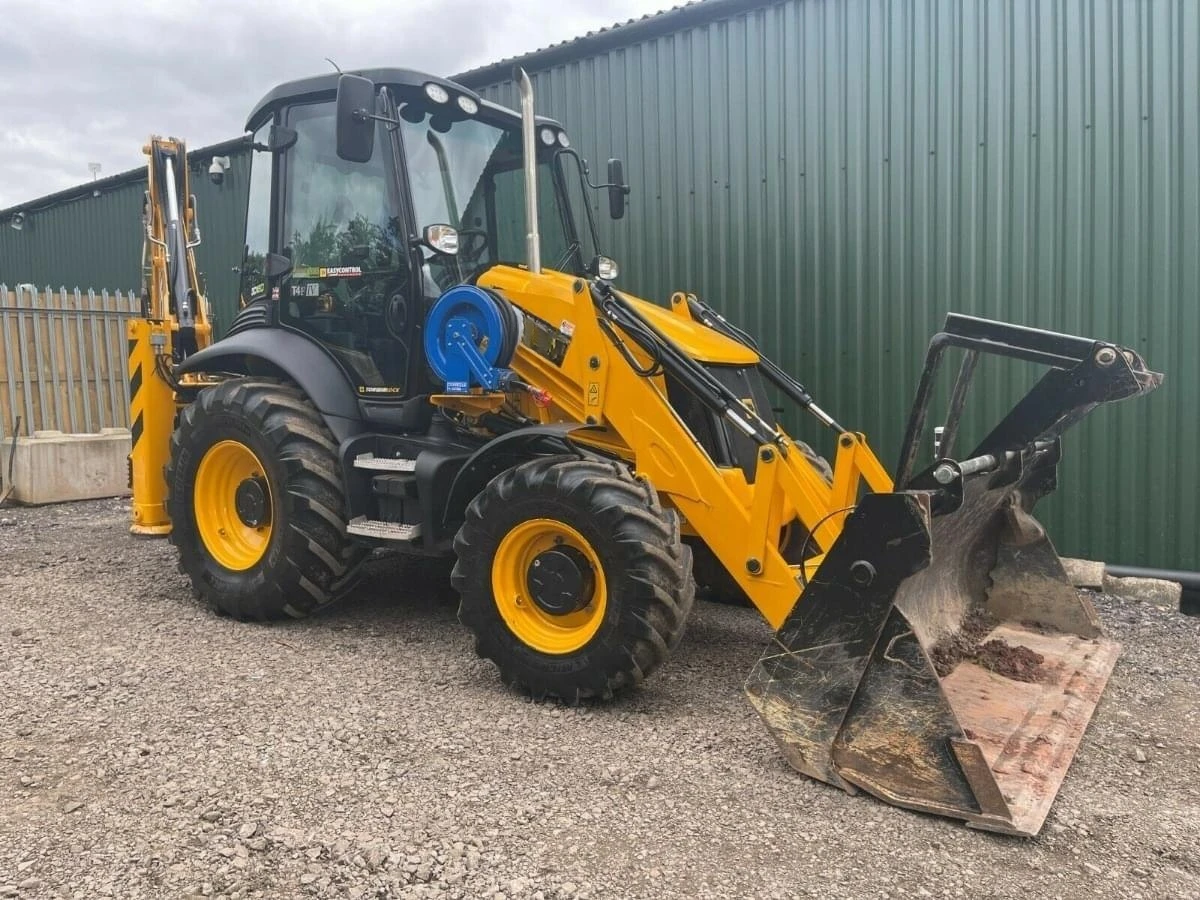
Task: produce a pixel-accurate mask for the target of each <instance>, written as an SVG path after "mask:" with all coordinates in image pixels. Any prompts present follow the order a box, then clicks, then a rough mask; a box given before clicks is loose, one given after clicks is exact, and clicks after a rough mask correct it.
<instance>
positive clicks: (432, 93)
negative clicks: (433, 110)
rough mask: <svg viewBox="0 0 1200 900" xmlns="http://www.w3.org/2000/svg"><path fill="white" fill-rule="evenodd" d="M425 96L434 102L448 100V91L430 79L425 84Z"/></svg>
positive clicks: (446, 101) (445, 101)
mask: <svg viewBox="0 0 1200 900" xmlns="http://www.w3.org/2000/svg"><path fill="white" fill-rule="evenodd" d="M425 96H426V97H428V98H429V99H430V100H432V101H433V102H434V103H449V102H450V92H449V91H447V90H446V89H445V88H444V87H442V86H441V85H440V84H434V83H433V82H432V81H431V82H429V83H428V84H427V85H425Z"/></svg>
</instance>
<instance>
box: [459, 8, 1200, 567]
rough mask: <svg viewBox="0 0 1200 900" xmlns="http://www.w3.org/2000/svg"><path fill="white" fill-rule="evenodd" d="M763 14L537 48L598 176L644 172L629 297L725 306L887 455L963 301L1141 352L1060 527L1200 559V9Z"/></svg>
mask: <svg viewBox="0 0 1200 900" xmlns="http://www.w3.org/2000/svg"><path fill="white" fill-rule="evenodd" d="M754 5H756V6H759V7H760V8H756V9H751V10H749V11H747V12H743V13H741V14H737V15H733V16H732V17H727V18H724V19H721V20H718V21H712V22H709V23H707V24H703V25H699V26H696V27H690V28H688V29H686V30H682V31H678V32H676V33H673V34H667V35H661V36H657V37H653V38H652V39H646V40H643V41H642V42H640V43H636V44H633V45H631V46H627V47H619V48H616V49H611V50H606V51H604V52H601V53H599V54H597V55H594V56H590V57H587V58H580V59H575V60H572V61H570V62H568V63H566V64H563V65H555V66H553V67H552V68H549V69H547V70H544V71H536V57H534V58H531V59H529V60H526V63H527V64H528V65H531V66H532V71H531V74H533V75H534V84H535V89H536V90H537V92H538V100H537V104H538V111H539V112H541V113H543V114H548V115H551V116H554V117H556V118H558V119H560V120H561V121H563V123H564V124H565V125H566V126H567V127H568V129H569V131H570V132H571V134H572V136H573V138H574V140H575V143H576V146H578V147H580V148H581V150H582V152H584V154H585V155H586V156H587V157H588V158H590V159H591V160H593V163H594V165H593V172H594V173H595V172H600V173H602V172H603V165H602V164H603V161H604V160H605V159H606V158H607V157H608V156H610V155H619V156H622V157H624V158H625V160H626V172H627V176H628V178H629V180H630V182H631V183H632V185H633V194H632V196H631V198H630V210H629V213H628V215H627V218H626V219H625V220H623V221H622V222H619V223H615V224H614V223H609V222H607V220H605V225H604V229H605V232H606V240H607V246H609V247H610V248H611V249H612V255H614V256H615V257H616V258H617V259H618V260H619V261H620V262H621V263H622V264H623V268H624V274H623V275H622V278H621V282H622V284H623V285H624V286H625V287H626V288H627V289H629V290H632V291H635V292H638V293H641V294H642V295H644V296H647V297H651V298H655V299H658V300H665V298H666V297H667V295H668V294H669V292H670V291H672V290H675V289H680V288H684V289H690V290H694V291H696V292H698V293H700V294H702V295H704V296H706V297H708V298H710V299H712V300H714V301H716V302H717V303H718V304H719V305H720V306H721V307H722V308H723V309H724V310H726V311H727V313H729V314H730V315H731V317H732V318H734V319H735V320H736V321H738V322H740V323H742V324H743V325H746V326H749V327H750V328H752V329H753V330H754V331H755V332H756V333H757V334H758V335H759V336H760V337H761V338H762V339H763V343H764V348H765V349H766V351H767V352H768V353H769V354H770V355H772V356H774V357H776V358H777V359H778V360H779V361H780V362H781V363H783V364H784V365H786V367H787V368H789V369H790V370H791V371H793V372H795V373H797V374H798V375H799V376H800V377H801V378H802V380H805V381H806V383H808V384H809V385H810V387H812V388H813V389H814V391H815V392H816V393H817V395H818V399H819V402H821V403H822V405H824V406H825V407H826V408H827V409H830V410H832V411H833V412H834V413H835V414H836V415H837V416H838V417H839V418H840V419H841V420H842V421H843V422H845V423H852V424H853V426H854V427H856V428H860V429H862V430H864V431H866V432H867V433H868V436H869V437H870V439H871V441H872V443H873V444H874V445H875V446H876V447H877V449H878V450H879V451H880V453H881V455H882V456H883V457H884V459H885V461H886V462H887V464H888V465H889V466H891V465H892V464H894V460H895V457H896V454H897V452H898V445H899V441H900V437H901V432H902V428H903V422H904V419H905V417H906V415H907V410H908V406H909V403H910V402H911V398H912V394H913V390H914V388H915V385H916V380H917V377H918V374H919V371H920V367H921V358H922V355H923V352H924V346H925V342H926V340H927V339H928V336H929V335H930V334H932V333H933V332H934V331H935V330H936V329H937V327H938V325H939V323H940V321H941V320H942V317H943V316H944V314H945V313H946V312H947V311H949V310H957V311H961V312H966V313H973V314H977V315H984V316H989V317H992V318H1000V319H1009V320H1012V321H1016V322H1021V323H1025V324H1029V325H1035V326H1040V327H1045V328H1052V329H1058V330H1065V331H1070V332H1074V333H1080V334H1085V335H1088V336H1092V337H1105V338H1111V339H1113V340H1118V341H1120V342H1122V343H1126V344H1129V345H1131V346H1133V347H1135V348H1136V349H1138V350H1139V351H1141V352H1143V353H1144V354H1145V355H1146V357H1147V358H1148V360H1149V361H1150V363H1151V364H1152V366H1153V367H1156V368H1159V369H1160V370H1164V371H1166V372H1167V382H1166V384H1165V385H1164V387H1163V388H1162V389H1161V390H1160V391H1158V392H1157V393H1156V394H1154V395H1152V396H1151V397H1149V398H1146V399H1144V400H1141V401H1137V402H1131V403H1128V404H1123V405H1120V406H1117V407H1110V408H1107V409H1103V410H1100V411H1098V412H1096V413H1095V414H1093V416H1092V417H1091V418H1090V420H1089V421H1088V422H1087V423H1085V425H1083V426H1082V427H1079V428H1077V429H1075V430H1074V431H1073V432H1071V434H1070V435H1069V436H1068V438H1067V441H1066V445H1067V446H1066V451H1067V452H1066V459H1065V461H1064V463H1063V466H1062V478H1061V488H1060V490H1059V492H1058V493H1057V494H1056V495H1054V496H1053V497H1051V498H1050V499H1049V500H1048V501H1047V502H1046V504H1045V506H1044V507H1043V509H1042V511H1043V515H1044V516H1045V518H1046V520H1047V522H1048V525H1049V527H1050V529H1051V533H1052V534H1053V535H1055V537H1056V539H1057V542H1058V544H1059V547H1060V549H1061V550H1062V551H1063V552H1065V553H1073V554H1080V555H1087V556H1092V557H1096V558H1104V559H1108V560H1109V561H1111V562H1121V563H1125V564H1131V565H1152V566H1166V567H1172V568H1187V569H1197V568H1200V529H1197V509H1196V507H1197V500H1198V499H1200V498H1198V491H1197V488H1198V478H1197V471H1196V465H1195V461H1194V458H1193V457H1192V455H1191V454H1192V453H1193V452H1195V449H1194V448H1195V447H1197V445H1198V444H1200V440H1198V439H1200V356H1198V355H1197V352H1196V343H1197V340H1198V339H1200V309H1198V307H1200V133H1198V127H1200V90H1198V89H1197V85H1200V69H1198V66H1200V4H1197V3H1195V2H1192V0H1153V2H1140V0H1127V2H1094V3H1093V2H1083V0H1080V2H1073V0H1072V2H1050V0H1045V2H1043V0H1013V2H1007V0H1006V2H994V0H895V2H881V0H789V2H781V3H777V4H771V5H768V6H766V7H765V8H763V7H761V4H754ZM493 77H494V76H493ZM472 86H474V87H476V88H477V89H481V90H482V93H483V94H484V95H485V96H487V97H489V98H490V99H494V100H498V101H500V102H502V103H505V104H506V105H509V106H515V103H516V96H515V91H514V89H513V86H512V85H511V83H504V84H490V85H488V84H479V83H473V84H472ZM597 208H598V209H599V208H600V204H599V203H598V204H597ZM998 371H999V370H998V369H994V368H989V369H987V370H985V371H983V372H982V373H981V377H982V376H987V375H992V376H993V377H992V378H991V380H990V381H989V382H988V386H987V387H986V388H983V382H982V381H981V382H980V383H979V384H980V387H981V388H983V389H982V390H980V391H979V392H978V393H979V394H981V395H982V399H983V400H984V401H985V402H984V404H983V405H984V414H985V415H986V416H988V417H991V421H993V422H994V421H996V419H997V418H998V416H999V415H1000V414H1001V412H1002V411H1003V409H1004V408H1005V407H1004V405H1005V403H1006V402H1007V400H1008V397H1010V396H1011V395H1013V394H1014V393H1015V392H1016V390H1017V385H1016V382H1015V381H1014V379H1012V378H1007V377H1006V378H1000V377H997V374H996V373H997V372H998ZM976 399H977V400H978V399H980V398H979V397H976ZM975 422H976V425H977V426H979V427H981V426H982V422H983V420H982V419H976V420H975ZM802 433H804V434H805V435H806V436H807V435H811V432H810V431H809V430H808V429H807V426H803V427H802ZM821 446H822V447H823V449H826V450H828V449H829V442H828V441H822V442H821Z"/></svg>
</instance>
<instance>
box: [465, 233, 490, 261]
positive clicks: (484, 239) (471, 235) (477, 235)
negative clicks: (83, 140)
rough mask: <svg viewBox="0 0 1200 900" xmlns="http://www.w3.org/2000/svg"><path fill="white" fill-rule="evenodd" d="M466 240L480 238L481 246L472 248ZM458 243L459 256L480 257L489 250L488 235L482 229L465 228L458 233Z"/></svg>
mask: <svg viewBox="0 0 1200 900" xmlns="http://www.w3.org/2000/svg"><path fill="white" fill-rule="evenodd" d="M464 238H478V239H479V246H477V247H472V246H471V245H470V244H469V243H468V242H467V241H465V240H463V239H464ZM458 241H459V244H458V254H459V256H478V255H479V254H480V253H482V252H483V250H484V249H486V248H487V241H488V233H487V231H485V230H484V229H482V228H464V229H462V230H461V231H459V233H458ZM468 248H469V249H468Z"/></svg>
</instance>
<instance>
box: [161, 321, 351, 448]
mask: <svg viewBox="0 0 1200 900" xmlns="http://www.w3.org/2000/svg"><path fill="white" fill-rule="evenodd" d="M175 371H176V372H177V373H178V374H180V375H183V374H188V373H195V372H236V373H238V374H242V375H279V374H282V375H284V376H285V377H287V378H288V379H289V380H291V381H294V382H295V383H296V384H297V385H299V387H300V389H301V390H302V391H304V393H305V394H306V395H307V396H308V398H309V399H310V400H312V403H313V405H314V406H315V407H316V408H317V411H318V412H320V413H321V417H322V418H323V419H324V420H325V424H326V425H327V426H328V427H329V430H330V431H332V432H333V436H334V437H335V438H336V439H337V441H338V442H339V443H340V442H341V441H344V440H345V439H346V438H348V437H352V436H353V435H355V434H357V433H359V432H360V431H361V430H362V424H361V422H362V412H361V411H360V410H359V406H358V398H357V397H356V396H355V394H354V389H353V388H352V387H351V386H350V380H349V379H348V378H347V377H346V374H345V373H344V372H343V371H342V369H341V367H340V366H339V365H338V364H337V363H336V362H334V361H333V359H331V358H330V357H329V356H328V355H327V354H326V353H325V351H323V350H322V349H321V348H320V347H319V346H318V345H317V344H315V343H313V342H312V341H311V340H309V339H308V338H305V337H301V336H300V335H298V334H294V333H292V332H290V331H287V330H285V329H283V328H253V329H249V330H247V331H243V332H240V333H238V334H231V335H229V336H228V337H226V338H224V339H223V340H220V341H217V342H216V343H215V344H213V345H212V346H211V347H207V348H206V349H204V350H201V351H200V352H199V353H195V354H193V355H192V356H189V357H188V358H187V359H185V360H184V361H183V362H182V363H180V364H179V365H178V366H177V367H176V369H175Z"/></svg>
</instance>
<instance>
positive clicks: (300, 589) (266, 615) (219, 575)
mask: <svg viewBox="0 0 1200 900" xmlns="http://www.w3.org/2000/svg"><path fill="white" fill-rule="evenodd" d="M166 477H167V489H168V499H167V510H168V512H169V513H170V516H171V522H172V530H171V543H173V544H174V545H175V546H176V548H177V549H178V550H179V566H180V570H181V571H182V572H183V573H184V574H185V575H187V576H188V577H189V578H190V579H191V582H192V586H193V588H194V589H195V591H196V593H197V595H198V596H199V597H200V599H201V600H203V601H204V602H206V603H208V604H210V605H211V606H212V607H214V608H215V609H216V610H217V611H219V612H221V613H224V614H226V615H229V616H232V617H234V618H236V619H243V620H258V621H267V620H271V619H286V618H302V617H304V616H306V615H309V614H310V613H313V612H315V611H317V610H319V609H321V608H323V607H325V606H327V605H329V604H330V603H332V602H333V601H334V600H336V599H338V598H339V597H340V596H342V595H343V594H344V593H346V591H348V590H349V589H350V588H351V587H353V585H354V583H355V582H356V581H357V578H358V574H359V568H360V565H361V563H362V561H363V559H364V558H365V557H366V555H367V551H366V550H365V549H364V548H362V547H359V546H356V545H354V544H352V543H351V542H350V541H349V540H348V539H347V536H346V527H345V522H344V518H343V516H344V514H343V510H344V508H345V494H344V489H343V487H342V478H341V472H340V466H339V463H338V459H337V445H336V443H335V442H334V439H333V436H332V435H331V434H330V433H329V431H328V429H327V428H326V427H325V424H324V422H323V421H322V420H321V416H320V414H319V413H318V412H317V410H316V409H315V408H314V407H313V406H312V404H311V403H309V401H308V400H307V398H306V397H305V396H304V394H303V392H302V391H301V390H300V389H299V388H297V387H296V386H295V385H292V384H289V383H285V382H278V381H271V380H266V379H261V378H258V379H255V378H237V379H232V380H230V381H225V382H222V383H221V384H219V385H217V386H216V387H212V388H207V389H205V390H203V391H201V392H200V395H199V397H198V398H197V399H196V401H195V402H194V403H192V404H191V405H190V406H188V407H186V408H185V409H184V410H183V412H182V413H180V416H179V421H178V424H177V426H176V428H175V432H174V434H173V435H172V436H171V459H170V462H169V464H168V465H167V471H166ZM239 479H240V481H239ZM247 481H254V482H255V484H253V485H251V486H250V487H251V489H252V494H253V496H252V497H251V500H255V499H258V500H260V502H259V503H258V504H257V505H256V506H253V512H252V514H251V517H250V522H251V523H256V522H257V523H261V524H259V525H258V526H257V527H252V526H251V525H249V524H247V521H246V519H245V518H243V516H245V515H246V510H245V503H246V499H245V496H244V494H245V490H244V489H245V486H246V484H247ZM239 504H242V505H241V506H239Z"/></svg>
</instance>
